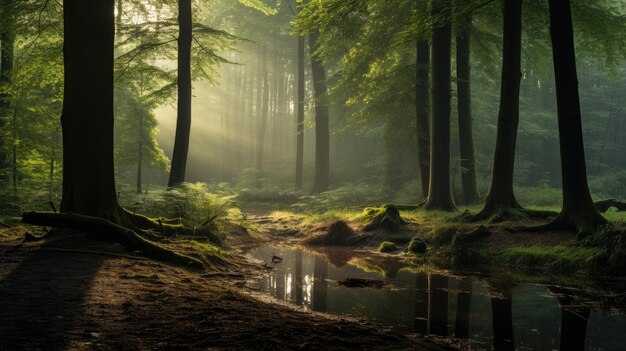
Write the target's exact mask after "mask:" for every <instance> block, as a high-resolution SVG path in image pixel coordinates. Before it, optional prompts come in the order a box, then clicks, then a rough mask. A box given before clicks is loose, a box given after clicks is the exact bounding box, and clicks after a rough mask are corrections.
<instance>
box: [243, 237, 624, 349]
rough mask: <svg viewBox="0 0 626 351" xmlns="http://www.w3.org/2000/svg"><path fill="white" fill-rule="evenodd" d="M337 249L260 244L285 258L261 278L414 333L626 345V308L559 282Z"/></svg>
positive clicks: (306, 300)
mask: <svg viewBox="0 0 626 351" xmlns="http://www.w3.org/2000/svg"><path fill="white" fill-rule="evenodd" d="M336 253H338V254H340V255H339V256H334V254H335V252H333V251H325V252H323V254H313V253H309V252H305V251H302V250H299V249H295V250H294V249H289V248H278V247H261V248H258V249H256V250H254V252H253V255H254V256H255V257H257V258H259V259H261V260H267V259H268V258H269V257H271V256H272V255H277V256H280V257H282V258H283V259H284V260H283V261H282V262H281V263H276V264H275V265H274V269H273V270H272V271H271V272H270V273H269V274H268V275H267V276H265V277H264V278H263V279H262V280H261V281H260V282H259V283H260V285H261V288H262V289H263V291H266V292H267V293H269V294H271V295H273V296H275V297H276V298H278V299H280V300H284V301H287V302H290V303H294V304H297V305H299V306H303V307H304V308H305V309H310V310H314V311H320V312H328V313H333V314H350V315H356V316H363V317H367V318H369V319H371V320H374V321H376V322H378V323H381V324H386V325H389V326H392V327H394V328H396V329H398V330H400V331H403V332H408V333H418V334H432V335H440V336H453V337H456V338H461V339H471V340H473V343H474V345H476V343H478V344H479V345H481V346H479V347H478V348H477V349H481V348H487V349H492V350H559V349H560V350H574V351H576V350H604V351H608V350H624V345H626V333H624V332H623V330H625V328H626V316H624V314H623V313H616V312H615V311H612V310H606V311H597V310H593V309H592V308H591V307H590V306H589V301H583V300H581V299H577V298H575V297H573V296H572V294H571V292H568V291H564V290H563V289H560V288H557V287H552V286H550V287H548V286H544V285H538V284H517V285H513V284H511V283H510V282H508V281H506V280H503V279H496V278H494V277H490V278H488V279H485V278H484V277H471V276H468V277H455V276H447V275H441V274H434V273H423V272H422V273H412V272H409V271H407V270H401V269H400V268H401V267H399V266H398V265H391V263H389V264H386V263H381V262H373V261H369V260H368V259H367V257H361V258H349V256H346V252H345V251H341V252H336ZM332 257H335V259H332ZM336 257H340V259H337V258H336ZM332 262H336V263H340V265H339V266H337V265H335V264H333V263H332ZM346 278H361V279H376V280H383V281H385V283H386V284H387V285H386V287H384V288H382V289H367V288H347V287H344V286H340V285H339V284H337V282H338V281H342V280H345V279H346Z"/></svg>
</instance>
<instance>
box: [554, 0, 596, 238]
mask: <svg viewBox="0 0 626 351" xmlns="http://www.w3.org/2000/svg"><path fill="white" fill-rule="evenodd" d="M549 4H550V36H551V38H552V55H553V60H554V77H555V83H556V103H557V110H558V122H559V143H560V151H561V177H562V181H563V209H562V210H561V213H560V214H559V216H558V217H557V218H555V219H554V220H553V222H552V223H551V226H553V227H554V226H564V227H566V228H569V229H573V230H576V231H577V232H578V233H579V234H580V235H587V234H590V233H592V232H594V231H596V230H597V229H598V228H599V227H601V226H604V225H606V224H607V223H608V222H607V221H606V219H605V218H604V217H602V215H600V213H599V212H598V211H597V210H596V208H595V206H594V205H593V200H592V199H591V195H590V194H589V186H588V184H587V167H586V165H585V149H584V144H583V133H582V120H581V119H582V118H581V113H580V97H579V95H578V75H577V72H576V54H575V49H574V30H573V26H572V14H571V6H570V1H569V0H550V1H549Z"/></svg>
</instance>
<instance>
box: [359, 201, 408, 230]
mask: <svg viewBox="0 0 626 351" xmlns="http://www.w3.org/2000/svg"><path fill="white" fill-rule="evenodd" d="M364 217H365V218H366V219H367V220H368V222H367V224H366V225H365V226H364V227H363V231H372V230H377V229H383V230H386V231H391V232H396V231H398V230H400V229H401V228H402V227H403V226H405V225H406V221H404V219H402V217H400V211H398V209H397V208H395V207H381V208H377V207H368V208H366V209H365V210H364Z"/></svg>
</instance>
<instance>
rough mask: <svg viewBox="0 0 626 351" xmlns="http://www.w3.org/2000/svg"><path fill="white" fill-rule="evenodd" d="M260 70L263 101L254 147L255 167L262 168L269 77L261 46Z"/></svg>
mask: <svg viewBox="0 0 626 351" xmlns="http://www.w3.org/2000/svg"><path fill="white" fill-rule="evenodd" d="M261 59H262V60H263V63H262V70H261V78H262V83H263V87H262V91H263V102H262V106H261V119H260V120H259V127H258V135H257V147H256V169H258V170H262V169H263V156H264V147H265V134H267V133H266V130H267V120H268V118H269V109H270V106H269V103H270V93H271V91H270V86H269V85H270V84H269V77H268V72H267V50H266V48H265V47H263V54H262V58H261Z"/></svg>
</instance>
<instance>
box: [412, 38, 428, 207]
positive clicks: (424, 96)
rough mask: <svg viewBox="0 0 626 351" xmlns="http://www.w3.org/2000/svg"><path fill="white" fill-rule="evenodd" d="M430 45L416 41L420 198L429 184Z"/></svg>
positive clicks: (422, 41)
mask: <svg viewBox="0 0 626 351" xmlns="http://www.w3.org/2000/svg"><path fill="white" fill-rule="evenodd" d="M429 71H430V46H429V45H428V40H419V41H417V70H416V72H417V73H416V77H415V102H416V107H417V123H416V126H417V155H418V162H419V170H420V182H421V186H422V195H421V196H422V199H425V198H426V197H427V196H428V186H429V184H430V123H429V118H430V96H429V92H428V86H429V75H430V73H429Z"/></svg>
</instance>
